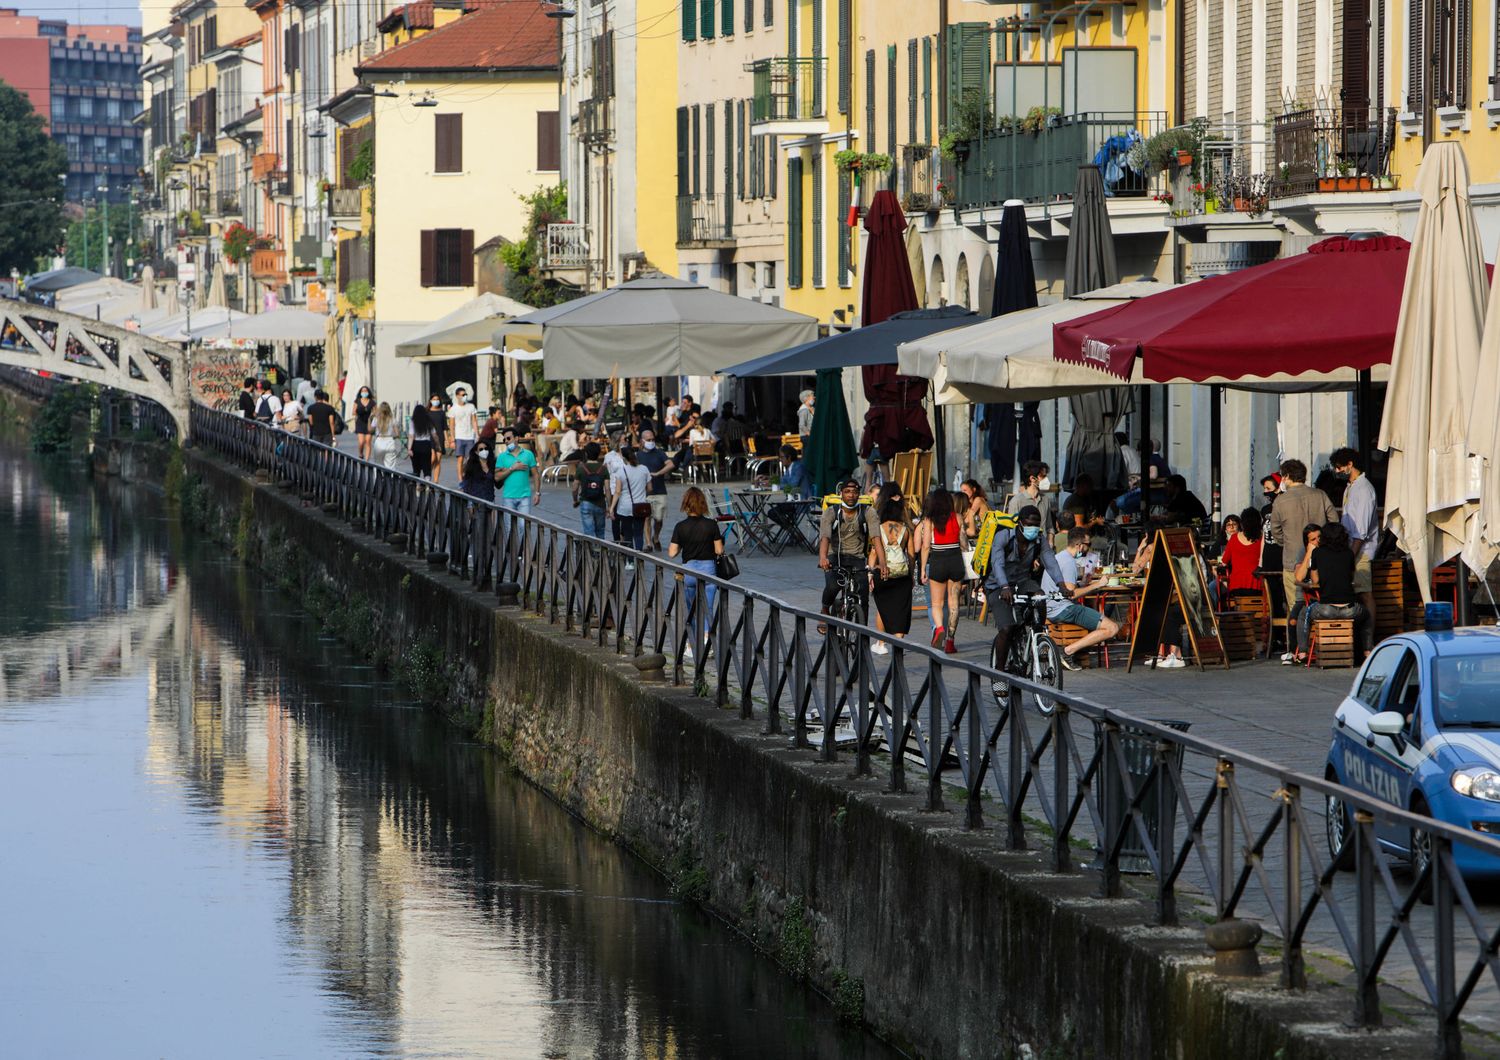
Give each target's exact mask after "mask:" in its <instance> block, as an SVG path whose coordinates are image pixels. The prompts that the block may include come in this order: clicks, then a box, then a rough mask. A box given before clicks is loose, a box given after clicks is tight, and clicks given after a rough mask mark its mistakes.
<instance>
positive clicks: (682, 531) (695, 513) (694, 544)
mask: <svg viewBox="0 0 1500 1060" xmlns="http://www.w3.org/2000/svg"><path fill="white" fill-rule="evenodd" d="M682 513H683V515H685V516H686V517H687V518H685V519H683V520H681V521H680V522H679V523H678V524H677V525H676V526H675V527H673V528H672V543H671V544H670V545H668V546H667V555H668V556H670V557H672V558H673V559H681V560H682V565H683V566H684V567H686V568H687V569H688V570H690V571H695V572H696V573H698V574H714V573H716V571H717V568H716V565H715V563H714V559H715V557H717V556H722V555H723V554H724V535H722V534H721V533H719V524H718V523H717V522H715V521H714V520H713V519H710V518H709V517H708V498H706V497H704V496H703V491H702V490H700V489H699V488H698V487H697V486H689V487H688V489H687V492H686V493H684V494H683V495H682ZM699 581H700V579H698V578H684V579H683V586H682V589H683V606H684V607H686V608H687V614H688V615H689V616H692V615H693V602H694V601H695V600H696V599H697V598H698V583H699ZM718 589H719V587H718V586H717V585H714V584H713V583H712V582H709V583H708V591H707V592H706V593H705V594H704V600H703V603H704V611H703V628H704V629H707V628H708V624H709V623H710V622H711V621H713V613H714V599H715V597H716V596H717V595H718Z"/></svg>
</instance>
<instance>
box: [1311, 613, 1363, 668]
mask: <svg viewBox="0 0 1500 1060" xmlns="http://www.w3.org/2000/svg"><path fill="white" fill-rule="evenodd" d="M1314 661H1316V662H1317V664H1318V665H1319V666H1320V667H1322V668H1323V669H1325V670H1329V669H1333V668H1335V667H1340V668H1347V667H1351V666H1353V665H1354V620H1353V619H1352V618H1319V619H1316V620H1314V621H1313V624H1312V637H1311V638H1310V639H1309V640H1308V651H1307V665H1308V666H1311V665H1312V664H1313V662H1314Z"/></svg>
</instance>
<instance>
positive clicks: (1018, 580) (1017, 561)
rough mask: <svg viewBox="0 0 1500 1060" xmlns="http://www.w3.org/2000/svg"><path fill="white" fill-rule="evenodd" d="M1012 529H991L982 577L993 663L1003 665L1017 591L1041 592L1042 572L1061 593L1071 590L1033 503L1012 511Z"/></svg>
mask: <svg viewBox="0 0 1500 1060" xmlns="http://www.w3.org/2000/svg"><path fill="white" fill-rule="evenodd" d="M1016 523H1017V525H1016V528H1015V529H1014V530H1010V529H1007V528H1005V527H1001V528H1000V529H999V530H997V531H995V542H994V544H993V545H992V546H991V551H990V555H991V557H992V558H991V560H990V572H989V574H988V575H986V576H985V579H984V592H985V598H986V599H987V600H988V602H989V612H990V614H991V615H993V616H994V619H995V626H996V632H995V654H994V655H993V656H992V658H993V659H994V660H995V665H996V666H997V667H998V668H1001V669H1003V668H1004V666H1005V663H1006V660H1007V659H1009V658H1010V656H1009V655H1007V654H1006V652H1007V650H1008V648H1009V647H1010V636H1011V630H1012V629H1014V628H1015V625H1016V613H1015V609H1014V608H1013V607H1012V606H1011V601H1012V600H1013V599H1014V598H1015V596H1016V594H1017V593H1021V594H1023V595H1026V596H1037V595H1040V594H1041V592H1042V582H1041V579H1042V575H1043V574H1046V575H1047V576H1048V577H1050V578H1051V579H1052V582H1053V584H1055V585H1058V586H1060V587H1062V591H1063V593H1064V594H1071V593H1072V591H1073V586H1072V584H1071V583H1069V582H1067V581H1066V580H1065V579H1064V578H1063V573H1062V568H1061V567H1059V566H1058V564H1057V557H1056V556H1054V555H1053V554H1052V548H1051V546H1050V544H1049V543H1048V541H1047V540H1046V538H1045V537H1044V535H1043V533H1042V513H1041V510H1040V509H1039V508H1037V506H1036V505H1034V504H1028V505H1026V506H1025V507H1024V508H1022V509H1021V510H1020V511H1019V512H1017V513H1016Z"/></svg>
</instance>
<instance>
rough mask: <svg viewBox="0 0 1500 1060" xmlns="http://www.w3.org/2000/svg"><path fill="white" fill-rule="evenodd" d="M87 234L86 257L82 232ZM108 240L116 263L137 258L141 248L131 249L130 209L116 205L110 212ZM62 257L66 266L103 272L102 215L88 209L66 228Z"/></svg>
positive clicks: (101, 211) (122, 204) (126, 205)
mask: <svg viewBox="0 0 1500 1060" xmlns="http://www.w3.org/2000/svg"><path fill="white" fill-rule="evenodd" d="M85 229H87V230H88V237H87V243H88V254H87V255H85V254H84V252H83V247H84V243H85V237H84V230H85ZM109 238H110V240H111V245H112V247H113V248H114V253H115V257H116V259H117V260H118V261H119V262H123V261H124V260H125V259H126V258H138V257H140V249H141V248H140V247H134V246H131V245H130V207H129V205H128V204H126V203H123V202H122V203H118V204H115V205H112V206H110V208H109ZM64 253H65V254H66V255H67V259H68V264H69V265H77V266H79V267H81V268H85V269H93V270H94V271H95V272H103V271H104V211H103V209H102V208H100V207H98V206H91V207H89V208H88V209H87V210H86V211H84V214H83V218H82V220H78V221H73V222H72V223H70V224H69V225H68V236H67V245H66V248H65V251H64Z"/></svg>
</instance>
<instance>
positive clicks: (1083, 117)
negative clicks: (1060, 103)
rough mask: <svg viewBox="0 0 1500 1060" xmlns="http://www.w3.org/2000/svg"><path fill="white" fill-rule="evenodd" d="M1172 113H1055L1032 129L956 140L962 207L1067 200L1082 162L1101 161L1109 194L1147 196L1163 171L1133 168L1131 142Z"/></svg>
mask: <svg viewBox="0 0 1500 1060" xmlns="http://www.w3.org/2000/svg"><path fill="white" fill-rule="evenodd" d="M1166 124H1167V123H1166V114H1165V113H1164V112H1161V111H1152V112H1149V113H1144V114H1131V113H1120V114H1109V113H1088V114H1068V115H1056V116H1053V117H1052V118H1050V119H1048V120H1047V121H1046V123H1045V124H1044V125H1043V126H1042V127H1041V128H1038V129H1036V130H1034V131H1032V130H1028V129H1024V128H1021V127H1019V126H1017V127H1013V128H1009V129H1002V130H1000V131H997V132H995V133H994V134H993V135H991V134H986V135H984V136H982V137H980V138H978V139H975V140H966V141H964V142H963V143H961V144H959V145H958V149H957V155H958V158H957V162H958V165H957V168H958V177H959V180H958V188H957V189H956V191H957V204H958V205H959V206H985V205H993V204H995V203H1000V202H1004V201H1005V200H1006V199H1022V200H1025V201H1026V202H1048V201H1052V200H1060V199H1069V198H1071V197H1072V195H1073V189H1074V188H1075V187H1076V186H1077V182H1078V167H1079V166H1081V165H1086V164H1088V163H1097V164H1098V165H1099V167H1100V169H1101V171H1102V172H1103V174H1104V188H1105V194H1106V195H1109V196H1134V197H1143V196H1151V195H1155V194H1159V193H1160V192H1161V191H1162V190H1163V189H1164V188H1165V183H1164V181H1163V178H1162V175H1161V174H1160V172H1158V171H1156V170H1155V169H1154V168H1153V167H1150V166H1145V167H1144V168H1143V169H1141V170H1140V171H1137V170H1136V169H1133V168H1132V166H1131V163H1132V152H1131V148H1132V146H1133V145H1134V144H1136V143H1137V142H1140V141H1144V140H1148V139H1150V138H1151V137H1152V136H1153V135H1154V134H1156V133H1158V132H1161V131H1162V130H1163V129H1165V128H1166Z"/></svg>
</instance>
